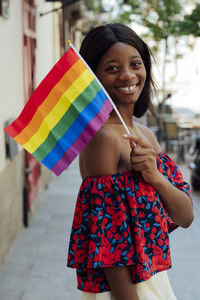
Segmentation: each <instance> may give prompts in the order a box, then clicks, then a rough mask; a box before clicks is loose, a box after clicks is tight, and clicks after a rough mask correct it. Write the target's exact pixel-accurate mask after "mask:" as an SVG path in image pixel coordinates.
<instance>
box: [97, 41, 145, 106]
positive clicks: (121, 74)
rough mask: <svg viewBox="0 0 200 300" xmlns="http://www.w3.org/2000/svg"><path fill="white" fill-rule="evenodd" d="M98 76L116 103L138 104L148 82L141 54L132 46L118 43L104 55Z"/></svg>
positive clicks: (98, 68) (98, 69)
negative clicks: (146, 81)
mask: <svg viewBox="0 0 200 300" xmlns="http://www.w3.org/2000/svg"><path fill="white" fill-rule="evenodd" d="M96 75H97V77H98V78H99V80H100V81H101V83H102V84H103V86H104V87H105V89H106V90H107V92H108V93H109V95H110V96H111V98H112V99H114V101H115V103H118V104H120V103H121V104H122V105H123V104H125V103H127V104H128V103H134V104H135V103H136V101H137V99H138V98H139V96H140V94H141V92H142V90H143V87H144V84H145V80H146V70H145V66H144V63H143V60H142V58H141V56H140V53H139V52H138V51H137V49H136V48H133V47H132V46H130V45H128V44H125V43H121V42H117V43H115V44H113V45H112V46H111V47H110V48H109V49H108V51H107V52H106V53H105V54H104V55H103V57H102V59H101V63H100V64H99V65H98V67H97V69H96Z"/></svg>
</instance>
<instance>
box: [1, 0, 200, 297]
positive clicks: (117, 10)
mask: <svg viewBox="0 0 200 300" xmlns="http://www.w3.org/2000/svg"><path fill="white" fill-rule="evenodd" d="M110 22H120V23H124V24H127V25H128V26H130V27H131V28H132V29H133V30H135V31H136V32H137V33H138V35H140V36H141V37H142V38H143V39H144V40H145V41H146V43H147V44H148V45H149V47H150V49H151V51H152V54H153V56H154V60H153V73H154V77H155V81H156V83H157V92H155V94H154V95H153V104H154V109H151V111H148V112H147V113H146V114H145V116H144V117H142V118H141V119H138V120H136V121H138V122H141V123H143V124H145V125H147V126H148V127H149V128H151V129H152V131H153V132H154V134H155V135H156V137H157V138H158V140H159V142H160V143H161V146H162V148H163V151H165V152H166V153H169V154H170V155H172V156H173V158H174V159H175V160H176V161H177V162H178V163H179V164H180V165H181V166H182V169H183V171H184V174H186V177H187V178H188V180H189V181H190V182H191V184H192V189H193V191H194V195H195V197H196V198H195V199H197V200H196V201H197V203H198V204H197V206H199V202H198V201H199V194H198V191H199V189H200V154H199V152H200V59H199V54H200V1H199V0H198V1H197V0H160V1H159V0H144V1H140V0H115V1H114V0H63V1H53V0H52V1H51V0H46V1H45V0H0V87H1V88H0V267H1V266H2V267H3V266H4V264H5V262H6V261H7V259H8V253H10V251H11V250H12V249H13V246H14V245H15V243H16V237H17V236H19V233H20V232H22V231H23V229H24V228H25V227H26V228H28V229H27V230H31V229H30V224H33V223H32V222H34V221H33V220H37V215H38V213H39V209H40V207H41V206H40V203H41V200H42V199H43V196H44V195H45V190H46V189H47V188H48V187H49V186H50V185H51V184H52V182H53V181H55V178H54V176H53V175H52V174H51V173H50V171H49V170H47V169H46V168H45V167H44V166H42V165H41V164H40V163H39V162H38V161H37V160H36V159H35V158H34V157H32V156H31V155H30V154H28V153H27V152H26V151H24V150H23V149H22V148H21V147H20V146H19V145H17V144H16V143H15V141H14V140H12V139H11V138H10V137H9V136H8V135H6V134H5V133H4V131H3V128H4V127H6V126H7V125H9V124H10V123H11V122H12V121H13V120H14V119H15V118H16V117H17V116H18V115H19V114H20V112H21V111H22V109H23V107H24V105H25V103H26V102H27V101H28V99H29V97H30V95H31V94H32V92H33V91H34V89H35V88H36V87H37V86H38V85H39V83H40V82H41V80H42V79H43V78H44V77H45V75H46V74H47V73H48V72H49V70H50V69H51V68H52V67H53V65H54V64H55V63H56V61H58V59H59V58H60V57H61V56H62V55H63V54H64V52H65V51H66V50H67V40H69V39H70V40H71V41H72V43H73V44H74V45H75V46H76V48H77V49H79V47H80V44H81V41H82V39H83V38H84V36H85V35H86V33H87V32H88V31H89V30H90V29H91V28H93V27H95V26H97V25H102V24H106V23H110ZM74 166H75V167H72V169H73V168H75V169H76V170H78V166H77V164H76V163H75V165H74ZM66 172H67V171H66ZM70 174H71V173H70ZM73 174H74V173H73V171H72V175H73ZM76 176H77V175H76ZM52 179H53V180H52ZM69 180H70V179H69ZM61 183H62V184H64V185H65V183H64V181H62V179H61ZM74 194H75V191H74ZM195 205H196V204H195ZM47 206H48V204H47ZM71 214H72V213H71ZM57 218H59V217H58V216H57ZM66 220H67V219H66ZM70 220H71V219H70ZM29 232H30V231H29ZM0 270H1V269H0ZM0 288H1V286H0ZM0 294H1V293H0ZM0 299H1V300H4V299H6V300H9V299H11V300H12V299H18V298H12V297H10V298H9V297H8V296H6V297H5V298H1V296H0ZM20 299H22V298H20ZM23 299H25V298H23ZM26 299H29V298H26ZM30 299H32V298H30ZM38 299H39V298H38ZM43 299H46V298H43ZM48 299H50V298H48ZM55 299H58V298H55ZM182 299H183V298H182ZM182 299H181V300H182ZM190 299H197V298H187V300H190Z"/></svg>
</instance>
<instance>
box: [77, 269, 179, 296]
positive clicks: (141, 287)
mask: <svg viewBox="0 0 200 300" xmlns="http://www.w3.org/2000/svg"><path fill="white" fill-rule="evenodd" d="M136 291H137V294H138V297H139V299H140V300H169V299H170V300H177V298H176V296H175V295H174V292H173V290H172V287H171V284H170V282H169V279H168V275H167V271H163V272H159V273H157V274H156V275H154V276H152V277H151V278H150V279H148V280H146V281H143V282H140V283H137V284H136ZM82 300H115V298H114V297H113V296H112V294H111V292H105V293H97V294H95V293H86V292H82Z"/></svg>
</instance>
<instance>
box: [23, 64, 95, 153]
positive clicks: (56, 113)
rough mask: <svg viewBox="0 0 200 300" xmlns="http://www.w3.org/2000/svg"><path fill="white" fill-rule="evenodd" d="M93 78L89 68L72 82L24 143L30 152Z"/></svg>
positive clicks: (45, 136)
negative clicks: (36, 129)
mask: <svg viewBox="0 0 200 300" xmlns="http://www.w3.org/2000/svg"><path fill="white" fill-rule="evenodd" d="M93 79H94V77H93V75H92V74H91V73H90V71H89V70H88V69H87V70H85V71H84V72H83V73H82V74H81V76H80V77H79V78H78V79H77V80H75V81H74V82H73V83H72V85H71V86H70V87H69V88H68V89H67V91H66V92H65V93H64V94H63V95H62V97H61V98H60V99H59V101H58V103H57V104H56V105H55V106H54V108H53V109H52V111H51V112H50V113H49V114H48V115H47V117H46V118H45V119H44V120H43V122H42V124H41V126H40V128H39V129H38V131H37V132H36V133H35V134H34V135H33V136H32V137H31V138H30V139H29V141H28V142H27V143H26V144H24V145H23V147H24V148H25V149H26V150H27V151H28V152H30V153H33V152H34V151H35V150H37V148H38V147H39V146H40V145H41V144H42V143H43V142H44V141H45V139H46V138H47V136H48V135H49V132H50V130H51V129H52V128H54V127H55V125H56V124H57V123H58V122H59V121H60V119H61V118H62V117H63V115H64V114H65V113H66V111H67V110H68V108H69V106H70V105H71V103H73V101H74V100H75V99H76V98H77V97H78V96H79V95H80V94H81V93H82V92H83V91H84V90H85V89H86V88H87V86H88V85H89V84H90V83H91V81H92V80H93Z"/></svg>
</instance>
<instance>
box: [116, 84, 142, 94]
mask: <svg viewBox="0 0 200 300" xmlns="http://www.w3.org/2000/svg"><path fill="white" fill-rule="evenodd" d="M138 85H139V83H137V84H132V85H125V86H118V87H116V89H117V90H118V91H120V92H121V93H123V94H133V93H135V91H136V88H137V86H138Z"/></svg>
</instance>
